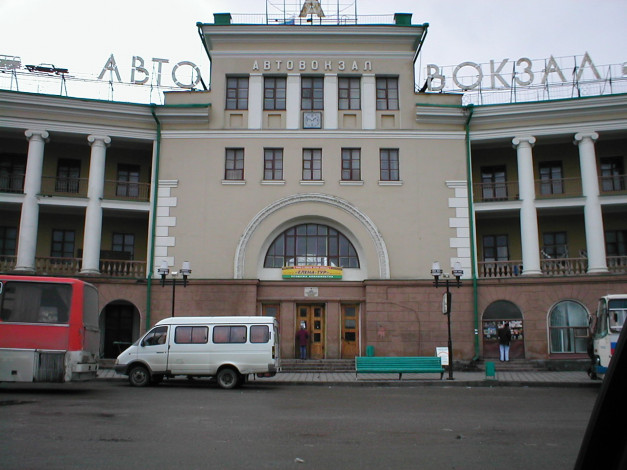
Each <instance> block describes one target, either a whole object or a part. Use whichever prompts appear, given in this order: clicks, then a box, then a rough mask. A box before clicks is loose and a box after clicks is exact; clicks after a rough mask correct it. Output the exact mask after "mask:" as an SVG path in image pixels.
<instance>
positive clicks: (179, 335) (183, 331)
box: [174, 326, 209, 344]
mask: <svg viewBox="0 0 627 470" xmlns="http://www.w3.org/2000/svg"><path fill="white" fill-rule="evenodd" d="M208 339H209V328H208V327H206V326H177V327H176V329H175V330H174V342H175V343H178V344H206V343H207V342H208Z"/></svg>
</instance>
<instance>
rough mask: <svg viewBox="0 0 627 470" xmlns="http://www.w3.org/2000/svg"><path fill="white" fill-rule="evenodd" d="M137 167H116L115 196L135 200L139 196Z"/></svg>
mask: <svg viewBox="0 0 627 470" xmlns="http://www.w3.org/2000/svg"><path fill="white" fill-rule="evenodd" d="M138 183H139V165H124V164H119V165H118V184H117V188H116V191H115V194H116V195H117V196H122V197H131V198H136V197H138V196H139V184H138Z"/></svg>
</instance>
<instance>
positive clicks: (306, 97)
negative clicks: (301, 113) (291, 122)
mask: <svg viewBox="0 0 627 470" xmlns="http://www.w3.org/2000/svg"><path fill="white" fill-rule="evenodd" d="M300 109H302V110H305V111H311V110H323V109H324V78H323V77H301V79H300Z"/></svg>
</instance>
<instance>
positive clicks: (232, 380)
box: [216, 367, 239, 390]
mask: <svg viewBox="0 0 627 470" xmlns="http://www.w3.org/2000/svg"><path fill="white" fill-rule="evenodd" d="M216 380H217V381H218V385H219V386H220V388H223V389H225V390H230V389H232V388H235V387H237V385H238V384H239V373H238V372H237V371H236V370H233V369H231V368H230V367H226V368H224V369H222V370H220V372H218V376H217V377H216Z"/></svg>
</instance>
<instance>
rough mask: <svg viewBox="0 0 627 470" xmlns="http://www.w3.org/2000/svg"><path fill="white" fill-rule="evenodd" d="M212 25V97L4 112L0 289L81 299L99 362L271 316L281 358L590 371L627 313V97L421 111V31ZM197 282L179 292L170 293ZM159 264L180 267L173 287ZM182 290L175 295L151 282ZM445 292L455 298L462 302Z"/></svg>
mask: <svg viewBox="0 0 627 470" xmlns="http://www.w3.org/2000/svg"><path fill="white" fill-rule="evenodd" d="M410 19H411V15H408V14H397V15H395V20H394V23H393V24H365V25H358V24H352V25H330V24H305V25H293V24H236V23H234V22H232V20H231V16H230V15H228V14H217V15H215V18H214V22H213V23H206V24H202V23H199V24H198V30H199V33H200V36H201V40H202V41H203V45H204V47H205V49H206V51H207V53H208V55H209V57H210V60H211V71H210V73H211V80H210V82H211V89H210V90H209V91H179V92H170V93H166V101H165V104H164V105H141V104H128V103H112V102H100V101H93V100H79V99H71V98H67V97H53V96H43V95H33V94H27V93H19V92H9V91H0V171H1V173H0V237H1V238H0V248H1V251H0V270H1V271H2V272H14V271H16V272H29V273H32V272H36V273H38V274H64V275H68V276H84V277H89V279H91V280H92V282H93V283H94V284H96V285H97V286H98V287H99V290H100V298H101V299H100V301H101V310H102V313H101V327H102V330H103V332H104V335H103V339H102V348H101V352H102V355H103V357H115V356H116V355H117V351H119V350H120V348H122V347H123V346H124V345H125V344H127V343H129V342H131V341H133V340H135V339H136V338H137V337H138V335H139V334H141V333H142V332H144V331H145V330H146V329H147V328H149V327H150V326H152V325H153V324H154V323H156V322H157V321H158V320H160V319H162V318H165V317H167V316H170V315H251V314H259V315H273V316H276V317H277V318H278V319H279V322H280V326H281V335H282V339H281V347H282V356H283V357H284V358H293V357H297V356H296V355H297V350H298V348H297V347H296V344H295V339H294V336H295V333H296V331H297V330H298V329H299V328H300V326H301V325H304V326H305V327H306V328H307V329H308V330H309V333H310V345H309V351H308V353H309V356H310V357H312V358H320V359H339V358H353V357H355V356H356V355H363V354H365V351H366V348H367V347H368V346H372V347H374V350H375V351H376V354H377V355H399V356H408V355H425V356H429V355H434V354H435V351H436V348H437V347H442V346H446V344H447V323H446V317H445V316H444V315H442V313H441V312H442V305H441V303H442V294H443V291H444V289H443V288H442V287H440V288H437V289H436V288H434V285H433V278H432V277H431V275H430V270H431V266H432V263H433V262H434V261H439V262H440V264H441V265H442V266H443V268H444V271H446V272H447V273H450V272H451V268H450V266H453V265H454V264H455V263H459V265H460V266H461V267H462V269H463V271H464V274H463V276H462V279H461V286H460V287H459V288H458V287H452V289H453V291H454V292H453V294H454V295H453V307H452V314H451V315H452V317H451V325H452V340H453V344H454V348H453V351H454V359H455V360H456V361H460V362H471V361H473V360H479V359H483V358H492V357H495V355H496V354H497V349H498V348H497V346H496V341H495V332H496V331H495V329H496V325H497V324H498V323H499V322H502V321H509V322H510V324H511V325H512V330H513V332H514V342H513V344H512V357H513V358H524V359H531V360H541V361H554V362H556V363H557V362H560V361H564V360H572V359H582V360H584V359H585V358H586V335H587V319H588V315H589V314H590V313H591V312H592V311H593V310H594V309H595V304H596V299H597V298H598V297H599V296H601V295H605V294H607V293H621V292H627V190H626V188H625V183H626V180H625V171H624V167H625V163H626V162H625V155H626V154H627V138H626V129H627V107H626V106H625V104H627V96H625V95H611V96H602V97H593V98H577V99H569V100H557V101H546V102H533V103H518V104H503V105H489V106H464V105H462V96H461V95H456V94H445V93H424V92H417V91H416V85H415V82H416V79H415V76H414V70H415V60H416V57H417V56H418V55H419V52H420V48H421V46H422V43H423V41H424V39H425V35H426V31H427V26H428V25H426V24H416V25H414V24H411V20H410ZM185 261H188V262H190V264H191V269H192V272H191V274H190V275H189V276H188V279H187V282H186V285H185V286H184V285H182V284H180V283H179V284H175V283H174V282H175V281H173V276H172V273H173V272H174V271H179V270H180V269H181V267H182V265H183V262H185ZM164 263H165V264H164ZM162 264H164V266H167V267H168V268H169V270H170V273H169V275H168V276H166V277H165V278H166V279H167V282H164V283H163V284H162V283H161V280H160V276H159V274H158V273H157V269H158V268H159V267H160V266H162ZM453 284H454V283H453Z"/></svg>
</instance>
